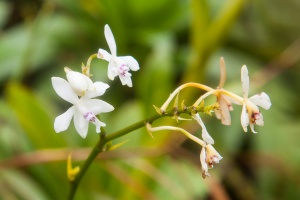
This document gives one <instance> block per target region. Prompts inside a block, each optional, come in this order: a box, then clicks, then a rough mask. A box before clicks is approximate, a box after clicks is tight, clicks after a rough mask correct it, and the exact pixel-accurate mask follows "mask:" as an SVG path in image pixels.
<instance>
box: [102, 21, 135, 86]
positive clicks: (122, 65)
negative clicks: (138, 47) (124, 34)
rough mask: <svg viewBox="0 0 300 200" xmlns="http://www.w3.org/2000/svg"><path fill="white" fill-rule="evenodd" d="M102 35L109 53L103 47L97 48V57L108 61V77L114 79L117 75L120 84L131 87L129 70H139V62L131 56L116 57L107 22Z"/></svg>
mask: <svg viewBox="0 0 300 200" xmlns="http://www.w3.org/2000/svg"><path fill="white" fill-rule="evenodd" d="M104 35H105V39H106V41H107V44H108V46H109V49H110V52H111V54H110V53H108V52H107V51H105V50H104V49H99V51H98V55H97V57H98V58H100V59H103V60H106V61H108V72H107V75H108V78H109V79H110V80H114V78H115V77H116V76H119V78H120V80H121V83H122V85H128V86H129V87H132V81H131V73H129V71H130V70H132V71H137V70H139V69H140V67H139V63H138V62H137V61H136V60H135V59H134V58H133V57H132V56H118V57H117V47H116V42H115V38H114V36H113V33H112V31H111V30H110V28H109V26H108V25H107V24H106V25H105V27H104Z"/></svg>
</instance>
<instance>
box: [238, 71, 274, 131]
mask: <svg viewBox="0 0 300 200" xmlns="http://www.w3.org/2000/svg"><path fill="white" fill-rule="evenodd" d="M241 71H242V72H241V80H242V88H243V98H244V102H243V108H242V114H241V124H242V127H243V129H244V131H245V132H247V126H248V125H250V128H251V131H252V132H253V133H257V132H255V130H254V125H255V124H257V125H259V126H263V125H264V120H263V116H262V114H261V113H260V111H259V108H258V106H260V107H262V108H264V109H266V110H268V109H269V108H270V107H271V105H272V104H271V101H270V98H269V96H268V95H267V94H266V93H264V92H262V93H260V94H256V95H254V96H252V97H250V98H248V92H249V76H248V69H247V67H246V65H243V67H242V70H241Z"/></svg>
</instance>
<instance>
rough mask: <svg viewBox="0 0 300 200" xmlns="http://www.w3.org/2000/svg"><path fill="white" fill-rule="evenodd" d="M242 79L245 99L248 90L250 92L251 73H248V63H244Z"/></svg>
mask: <svg viewBox="0 0 300 200" xmlns="http://www.w3.org/2000/svg"><path fill="white" fill-rule="evenodd" d="M241 71H242V72H241V80H242V88H243V97H244V99H246V98H248V92H249V75H248V69H247V67H246V65H243V67H242V70H241Z"/></svg>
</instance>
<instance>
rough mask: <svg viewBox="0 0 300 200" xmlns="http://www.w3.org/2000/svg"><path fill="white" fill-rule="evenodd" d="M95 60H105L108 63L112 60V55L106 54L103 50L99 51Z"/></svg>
mask: <svg viewBox="0 0 300 200" xmlns="http://www.w3.org/2000/svg"><path fill="white" fill-rule="evenodd" d="M97 58H99V59H103V60H106V61H108V62H109V61H110V60H111V58H112V55H111V54H110V53H108V52H107V51H105V50H104V49H99V50H98V54H97Z"/></svg>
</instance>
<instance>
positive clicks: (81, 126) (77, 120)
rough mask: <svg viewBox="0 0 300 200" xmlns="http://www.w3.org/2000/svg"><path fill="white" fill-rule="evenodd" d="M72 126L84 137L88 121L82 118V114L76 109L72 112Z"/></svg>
mask: <svg viewBox="0 0 300 200" xmlns="http://www.w3.org/2000/svg"><path fill="white" fill-rule="evenodd" d="M74 126H75V129H76V131H77V132H78V134H79V135H80V136H81V137H82V138H86V135H87V133H88V128H89V122H88V121H86V120H85V119H84V116H83V115H82V114H81V113H80V112H79V111H78V110H75V112H74Z"/></svg>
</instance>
